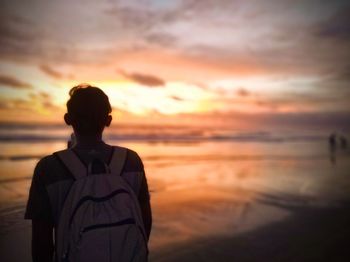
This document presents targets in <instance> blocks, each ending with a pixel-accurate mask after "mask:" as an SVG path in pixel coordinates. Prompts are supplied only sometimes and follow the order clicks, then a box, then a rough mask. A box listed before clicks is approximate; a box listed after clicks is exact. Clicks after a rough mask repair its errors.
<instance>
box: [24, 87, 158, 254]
mask: <svg viewBox="0 0 350 262" xmlns="http://www.w3.org/2000/svg"><path fill="white" fill-rule="evenodd" d="M70 95H71V98H70V100H69V101H68V102H67V109H68V113H67V114H66V115H65V121H66V123H67V124H68V125H72V126H73V129H74V133H75V136H76V139H77V141H76V144H75V145H74V146H73V147H72V148H71V149H69V150H65V151H61V153H60V152H57V153H54V154H52V155H50V156H47V157H45V158H43V159H41V160H40V161H39V163H38V164H37V166H36V169H35V172H34V176H33V181H32V186H31V189H30V195H29V200H28V205H27V210H26V215H25V217H26V218H27V219H32V225H33V228H32V255H33V260H34V261H52V257H53V252H54V249H55V248H54V245H53V241H52V239H53V238H52V234H53V229H55V232H57V231H59V230H58V229H59V228H58V227H59V225H60V223H61V224H62V221H64V220H67V215H66V214H64V215H62V212H64V210H65V209H67V207H66V206H67V204H65V203H66V202H67V201H66V200H67V197H68V198H69V197H70V196H69V194H73V193H72V192H71V191H74V190H75V188H76V187H77V186H76V184H78V183H77V181H79V180H78V179H77V178H76V176H79V174H74V173H78V172H80V173H84V174H85V173H89V174H107V173H108V172H110V170H109V167H108V166H116V167H118V166H119V169H120V170H119V171H117V172H118V174H116V175H115V177H116V178H113V177H111V176H105V178H107V180H108V179H110V181H109V182H108V183H109V184H116V185H117V184H118V183H119V182H115V181H117V180H118V179H119V180H120V183H121V184H123V183H124V182H123V181H125V182H126V183H125V184H124V185H123V186H124V187H125V188H126V190H128V189H130V190H129V191H132V193H131V194H130V195H135V199H136V201H137V202H138V205H137V206H135V208H136V209H140V211H141V212H140V213H141V220H142V221H141V222H140V224H142V226H144V231H145V232H144V233H145V234H144V235H145V238H146V241H147V239H148V238H149V234H150V231H151V223H152V217H151V209H150V202H149V192H148V187H147V181H146V177H145V174H144V169H143V165H142V161H141V159H140V158H139V156H138V155H137V153H135V152H134V151H132V150H129V149H125V148H120V147H117V148H115V147H113V146H111V145H108V144H106V143H104V142H103V141H102V132H103V129H104V127H105V126H109V124H110V122H111V120H112V119H111V116H110V115H109V114H110V113H111V106H110V104H109V101H108V97H107V96H106V95H105V94H104V93H103V92H102V91H101V90H100V89H98V88H95V87H91V86H85V87H84V88H82V87H80V86H79V87H75V88H73V89H72V90H71V92H70ZM116 149H118V150H116ZM117 151H118V154H117V153H116V152H117ZM62 152H63V153H65V154H66V155H67V156H68V159H67V161H65V159H64V157H62ZM123 152H124V155H125V156H124V159H121V156H122V155H123ZM69 153H70V154H71V155H69ZM63 155H64V154H63ZM113 156H114V157H113ZM73 158H76V159H75V161H76V162H74V161H72V159H73ZM79 165H80V166H81V169H80V170H78V171H74V169H77V168H76V167H77V166H79ZM114 169H115V168H114ZM117 169H118V168H117ZM85 170H86V171H85ZM113 172H114V171H113ZM111 175H112V174H111ZM119 176H120V177H119ZM100 178H102V179H100ZM103 178H104V177H103V176H101V177H98V176H96V177H94V176H91V177H89V178H88V179H87V180H94V181H93V182H91V187H94V186H95V188H94V189H91V188H90V189H89V188H88V190H92V191H93V193H96V192H95V191H98V190H96V189H99V188H96V186H98V183H99V181H101V180H104V179H103ZM120 178H121V179H120ZM96 181H97V182H96ZM101 183H103V182H101ZM120 183H119V184H120ZM81 184H83V183H81ZM100 187H101V186H100ZM72 188H73V190H71V189H72ZM85 188H86V187H85ZM80 191H82V190H80ZM101 192H102V191H101ZM89 194H90V193H89ZM101 199H103V200H109V199H104V198H101ZM69 201H71V200H70V199H69ZM113 201H114V202H115V201H117V200H113ZM113 201H110V203H112V205H113ZM123 201H124V200H123ZM130 201H131V202H132V198H131V200H130ZM100 202H101V201H100ZM103 205H104V203H103ZM98 208H100V207H98ZM113 209H116V208H115V207H113ZM106 212H107V211H106ZM108 212H109V211H108ZM118 212H119V213H120V212H123V210H121V211H118ZM134 213H135V212H134ZM136 213H137V212H136ZM69 216H71V215H69ZM110 216H111V218H108V219H109V220H110V221H115V220H113V219H114V216H117V215H115V214H111V215H110ZM82 217H83V218H84V217H85V216H83V215H82ZM128 221H131V219H129V220H128ZM133 221H134V220H133ZM136 221H137V219H136ZM78 223H82V222H78ZM100 224H101V223H100ZM102 224H106V223H102ZM111 224H113V223H111ZM114 224H115V223H114ZM63 235H64V236H63V238H64V237H65V236H66V235H67V233H65V234H63ZM55 239H56V243H57V242H59V241H58V240H60V239H62V237H61V236H60V239H57V233H56V234H55ZM60 241H65V240H60ZM99 242H101V241H99ZM114 242H116V241H114ZM146 244H147V243H146ZM119 245H120V244H119ZM56 248H57V247H56ZM111 248H112V249H115V250H117V249H118V248H119V247H117V246H115V247H113V246H112V247H111ZM56 252H57V249H56ZM56 259H57V260H58V258H57V257H56ZM60 259H61V258H60ZM70 261H71V260H70ZM73 261H74V260H73ZM112 261H113V260H112Z"/></svg>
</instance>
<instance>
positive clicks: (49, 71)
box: [39, 64, 63, 79]
mask: <svg viewBox="0 0 350 262" xmlns="http://www.w3.org/2000/svg"><path fill="white" fill-rule="evenodd" d="M39 68H40V70H41V71H43V72H44V73H45V74H47V75H49V76H51V77H53V78H56V79H61V78H62V77H63V75H62V74H61V73H60V72H58V71H57V70H55V69H53V68H52V67H51V66H49V65H46V64H42V65H40V66H39Z"/></svg>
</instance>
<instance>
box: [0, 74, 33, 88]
mask: <svg viewBox="0 0 350 262" xmlns="http://www.w3.org/2000/svg"><path fill="white" fill-rule="evenodd" d="M0 85H3V86H7V87H10V88H15V89H30V88H33V86H32V85H31V84H29V83H27V82H23V81H21V80H19V79H17V78H15V77H13V76H9V75H0Z"/></svg>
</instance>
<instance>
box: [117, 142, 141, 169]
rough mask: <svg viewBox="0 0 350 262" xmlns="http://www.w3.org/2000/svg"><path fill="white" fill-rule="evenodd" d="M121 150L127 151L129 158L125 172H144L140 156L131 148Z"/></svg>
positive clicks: (127, 158)
mask: <svg viewBox="0 0 350 262" xmlns="http://www.w3.org/2000/svg"><path fill="white" fill-rule="evenodd" d="M118 147H119V148H123V149H125V150H126V151H127V156H126V162H125V165H124V171H125V172H128V171H129V172H131V171H142V170H143V163H142V160H141V157H140V156H139V154H138V153H137V152H136V151H134V150H132V149H130V148H126V147H120V146H118Z"/></svg>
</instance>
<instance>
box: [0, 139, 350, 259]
mask: <svg viewBox="0 0 350 262" xmlns="http://www.w3.org/2000/svg"><path fill="white" fill-rule="evenodd" d="M293 145H294V144H293ZM239 146H241V145H235V144H220V145H217V144H207V145H205V144H204V145H194V146H193V147H189V146H187V145H186V146H179V145H177V146H174V145H166V146H165V145H159V146H157V145H140V144H137V145H135V146H130V147H131V148H135V150H136V151H138V152H141V156H142V157H143V159H144V160H145V161H144V163H145V167H146V174H148V181H149V186H150V189H151V202H152V209H153V217H154V224H153V229H152V234H151V239H150V261H350V256H349V251H347V244H348V239H347V238H348V237H349V236H350V232H349V231H350V227H349V223H350V204H349V203H350V201H349V200H350V173H349V170H350V168H349V166H350V163H349V156H348V155H347V156H344V157H343V158H339V159H338V161H337V165H336V166H332V165H330V163H329V159H328V156H327V155H319V153H317V152H319V151H317V152H316V153H315V154H314V153H312V154H311V153H310V154H309V155H306V156H299V155H297V154H296V153H295V154H294V152H292V151H290V152H289V151H286V153H285V152H282V153H283V154H282V153H281V152H280V151H282V150H283V147H282V146H284V145H268V146H265V145H260V144H246V145H244V146H245V147H244V148H242V146H241V148H242V150H240V152H239V154H240V155H237V154H235V155H232V152H233V151H232V148H238V147H239ZM287 146H288V147H287ZM137 147H139V148H137ZM224 147H226V148H224ZM266 147H267V148H266ZM285 147H286V148H287V149H286V150H290V149H291V148H292V149H293V147H292V146H291V145H285ZM296 147H297V145H296V146H295V148H296ZM224 149H225V150H224ZM191 150H192V151H191ZM215 150H217V151H215ZM243 150H245V151H246V152H243ZM259 150H260V151H261V154H260V155H259V154H258V153H259ZM277 150H280V151H277ZM163 152H166V153H167V154H168V155H165V154H164V153H163ZM172 152H174V153H173V154H174V156H173V155H171V153H172ZM218 152H220V153H221V155H219V154H218ZM243 153H244V154H243ZM272 153H273V154H274V155H271V154H272ZM287 153H288V154H287ZM186 154H187V155H186ZM242 154H243V155H242ZM249 154H250V155H249ZM252 154H254V156H252ZM266 155H270V156H269V157H266ZM314 155H315V156H314ZM22 163H23V165H25V163H24V162H22ZM31 163H32V162H31ZM32 168H33V167H32V166H29V164H28V166H27V168H26V170H32ZM18 175H21V176H23V177H27V176H28V175H25V174H18ZM5 178H6V179H7V176H5ZM3 181H5V182H2V183H0V196H1V199H0V219H1V224H0V257H1V261H9V262H11V261H31V260H30V221H24V220H23V213H24V206H25V202H26V199H27V193H28V187H29V184H30V179H12V180H5V179H4V180H3Z"/></svg>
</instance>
